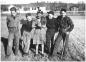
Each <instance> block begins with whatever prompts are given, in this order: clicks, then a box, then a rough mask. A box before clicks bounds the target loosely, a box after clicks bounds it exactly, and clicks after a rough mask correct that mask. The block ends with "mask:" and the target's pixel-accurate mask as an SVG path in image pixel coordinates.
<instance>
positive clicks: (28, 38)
mask: <svg viewBox="0 0 86 62" xmlns="http://www.w3.org/2000/svg"><path fill="white" fill-rule="evenodd" d="M30 40H31V34H30V33H27V36H26V48H25V49H26V50H25V52H26V53H28V52H29V48H30Z"/></svg>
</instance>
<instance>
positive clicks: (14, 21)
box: [6, 7, 74, 57]
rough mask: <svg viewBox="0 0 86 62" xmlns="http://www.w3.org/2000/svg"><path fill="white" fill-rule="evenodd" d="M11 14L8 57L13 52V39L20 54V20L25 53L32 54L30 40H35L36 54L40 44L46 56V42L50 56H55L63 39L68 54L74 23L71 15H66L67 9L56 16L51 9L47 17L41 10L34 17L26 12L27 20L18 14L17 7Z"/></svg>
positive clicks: (13, 8)
mask: <svg viewBox="0 0 86 62" xmlns="http://www.w3.org/2000/svg"><path fill="white" fill-rule="evenodd" d="M10 11H11V15H10V16H8V17H7V27H8V31H9V35H8V46H7V55H6V56H7V57H8V56H10V55H11V53H12V45H13V40H15V41H14V43H15V55H18V50H19V39H20V36H19V34H20V33H19V30H20V27H19V25H20V22H21V24H22V28H21V30H20V31H21V39H22V50H23V52H24V54H26V55H28V54H30V53H29V51H30V44H31V43H30V41H31V39H32V40H33V44H35V45H36V55H38V47H39V44H41V46H42V52H41V53H42V55H43V56H44V45H45V43H46V50H47V52H48V56H50V55H52V56H55V55H57V53H58V47H59V45H60V42H61V40H63V52H64V53H62V54H63V55H62V56H65V55H66V54H67V47H68V42H69V34H70V32H71V31H72V30H73V28H74V24H73V22H72V20H71V19H70V17H68V16H67V15H66V9H61V10H60V15H59V16H58V17H57V18H54V12H53V11H49V12H48V15H47V16H46V17H45V16H44V15H43V12H42V11H41V10H39V11H38V12H37V13H36V17H35V18H33V17H32V14H31V13H27V14H26V20H23V19H22V18H21V17H20V16H19V15H18V14H17V10H16V8H15V7H12V8H11V9H10ZM56 32H58V36H57V37H56V39H55V41H54V35H55V33H56Z"/></svg>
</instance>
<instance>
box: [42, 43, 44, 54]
mask: <svg viewBox="0 0 86 62" xmlns="http://www.w3.org/2000/svg"><path fill="white" fill-rule="evenodd" d="M42 54H44V44H42Z"/></svg>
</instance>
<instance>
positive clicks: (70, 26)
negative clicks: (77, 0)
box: [67, 18, 74, 32]
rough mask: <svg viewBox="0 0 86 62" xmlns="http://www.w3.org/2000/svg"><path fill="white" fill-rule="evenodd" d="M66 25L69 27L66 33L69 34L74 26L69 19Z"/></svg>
mask: <svg viewBox="0 0 86 62" xmlns="http://www.w3.org/2000/svg"><path fill="white" fill-rule="evenodd" d="M68 25H69V28H68V29H67V32H71V31H72V30H73V28H74V24H73V22H72V20H71V19H70V18H68Z"/></svg>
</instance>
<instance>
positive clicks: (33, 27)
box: [21, 11, 46, 55]
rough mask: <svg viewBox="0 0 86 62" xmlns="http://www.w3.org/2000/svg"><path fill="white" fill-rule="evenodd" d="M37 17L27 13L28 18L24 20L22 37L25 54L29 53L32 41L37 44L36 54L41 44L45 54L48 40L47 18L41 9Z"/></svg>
mask: <svg viewBox="0 0 86 62" xmlns="http://www.w3.org/2000/svg"><path fill="white" fill-rule="evenodd" d="M36 15H37V16H36V17H35V18H32V15H31V13H27V14H26V20H22V28H21V37H22V41H23V43H22V48H23V52H24V54H29V49H30V41H31V39H33V44H35V45H36V55H37V54H38V47H39V44H41V46H42V55H44V43H45V42H46V18H45V16H43V12H42V11H39V12H37V14H36Z"/></svg>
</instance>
